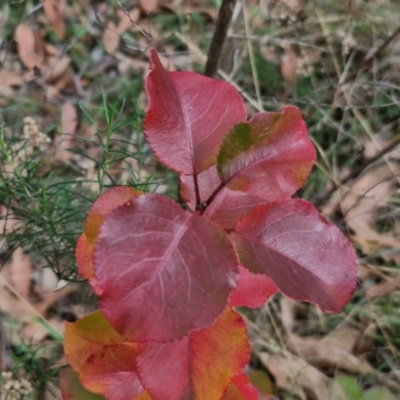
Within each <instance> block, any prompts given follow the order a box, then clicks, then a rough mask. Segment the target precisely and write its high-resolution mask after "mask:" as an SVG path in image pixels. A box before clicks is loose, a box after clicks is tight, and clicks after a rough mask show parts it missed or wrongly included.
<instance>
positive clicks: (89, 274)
mask: <svg viewBox="0 0 400 400" xmlns="http://www.w3.org/2000/svg"><path fill="white" fill-rule="evenodd" d="M142 193H143V192H140V191H137V190H135V189H133V188H131V187H128V186H116V187H113V188H112V189H110V190H108V191H107V192H105V193H103V194H102V195H101V196H99V197H98V198H97V199H96V201H95V202H94V203H93V206H92V208H91V209H90V211H89V214H88V217H87V219H86V223H85V232H84V233H83V234H82V235H81V236H80V237H79V239H78V242H77V244H76V249H75V258H76V263H77V264H78V270H79V274H80V275H81V276H82V278H84V279H89V283H90V284H91V286H92V288H93V290H94V292H95V293H96V294H100V293H101V290H100V288H99V287H98V284H97V279H96V277H95V271H94V265H93V251H94V245H95V243H96V241H97V239H98V237H99V234H100V226H101V224H102V223H103V221H104V218H105V217H106V216H107V215H108V214H109V213H110V212H111V211H112V210H113V209H114V208H116V207H117V206H119V205H121V204H124V203H125V202H127V201H128V200H129V199H131V198H132V197H135V196H140V195H141V194H142Z"/></svg>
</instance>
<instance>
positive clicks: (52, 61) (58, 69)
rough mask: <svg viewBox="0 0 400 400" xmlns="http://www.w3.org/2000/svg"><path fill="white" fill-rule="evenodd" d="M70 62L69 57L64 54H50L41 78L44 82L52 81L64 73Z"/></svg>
mask: <svg viewBox="0 0 400 400" xmlns="http://www.w3.org/2000/svg"><path fill="white" fill-rule="evenodd" d="M70 64H71V58H70V57H68V56H66V55H64V56H61V57H55V56H50V57H49V58H48V60H47V66H46V69H45V70H44V71H42V73H43V79H44V80H45V81H46V82H54V81H56V80H57V79H59V78H61V76H62V75H64V74H65V73H66V72H67V70H68V67H69V65H70Z"/></svg>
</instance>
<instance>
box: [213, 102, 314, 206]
mask: <svg viewBox="0 0 400 400" xmlns="http://www.w3.org/2000/svg"><path fill="white" fill-rule="evenodd" d="M315 158H316V153H315V149H314V146H313V144H312V142H311V141H310V139H309V137H308V133H307V127H306V125H305V123H304V121H303V119H302V117H301V112H300V110H299V109H297V108H296V107H293V106H288V107H285V108H284V109H283V111H282V112H281V113H271V112H263V113H259V114H256V115H255V116H254V117H253V118H252V119H251V120H250V121H249V122H244V123H241V124H238V125H236V126H235V127H234V128H233V129H232V130H231V132H229V134H228V135H227V137H226V138H225V140H224V143H223V144H222V146H221V150H220V153H219V155H218V171H219V173H220V175H221V177H222V179H223V180H224V181H225V182H226V184H227V187H228V188H229V189H232V190H239V191H242V192H246V193H249V194H252V195H254V196H258V197H261V198H263V199H266V200H269V201H273V200H283V199H286V198H288V197H289V196H291V195H292V194H293V193H294V192H295V191H296V190H297V189H298V188H300V187H301V186H302V185H303V183H304V182H305V180H306V178H307V176H308V174H309V173H310V170H311V167H312V164H313V162H314V160H315Z"/></svg>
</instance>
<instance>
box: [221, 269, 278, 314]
mask: <svg viewBox="0 0 400 400" xmlns="http://www.w3.org/2000/svg"><path fill="white" fill-rule="evenodd" d="M277 290H278V289H277V287H276V286H275V284H274V282H273V281H272V280H271V279H270V278H269V277H268V276H266V275H256V274H252V273H251V272H250V271H249V270H248V269H247V268H244V267H243V266H242V265H239V282H238V284H237V286H236V289H235V290H233V291H232V292H231V294H230V296H229V305H230V306H231V307H244V306H245V307H250V308H258V307H261V306H262V305H263V304H265V302H266V301H267V300H268V298H269V297H271V296H272V295H273V294H274V293H276V291H277Z"/></svg>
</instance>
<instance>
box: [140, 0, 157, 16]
mask: <svg viewBox="0 0 400 400" xmlns="http://www.w3.org/2000/svg"><path fill="white" fill-rule="evenodd" d="M139 4H140V8H141V10H142V11H143V12H144V13H145V14H147V15H148V14H150V13H152V12H154V11H157V9H158V1H157V0H139Z"/></svg>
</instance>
